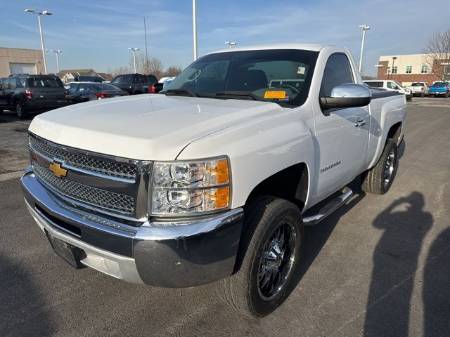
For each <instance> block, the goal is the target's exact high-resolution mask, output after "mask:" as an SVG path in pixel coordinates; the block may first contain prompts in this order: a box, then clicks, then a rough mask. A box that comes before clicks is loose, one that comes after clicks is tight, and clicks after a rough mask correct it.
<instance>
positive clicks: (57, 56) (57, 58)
mask: <svg viewBox="0 0 450 337" xmlns="http://www.w3.org/2000/svg"><path fill="white" fill-rule="evenodd" d="M52 52H54V53H55V56H56V70H57V73H59V71H60V69H59V54H62V50H61V49H52Z"/></svg>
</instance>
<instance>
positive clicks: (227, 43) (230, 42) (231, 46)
mask: <svg viewBox="0 0 450 337" xmlns="http://www.w3.org/2000/svg"><path fill="white" fill-rule="evenodd" d="M225 44H226V45H228V48H230V49H231V48H233V47H234V46H235V45H237V43H236V42H235V41H226V42H225Z"/></svg>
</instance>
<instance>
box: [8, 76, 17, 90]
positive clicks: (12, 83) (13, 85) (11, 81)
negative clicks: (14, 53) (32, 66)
mask: <svg viewBox="0 0 450 337" xmlns="http://www.w3.org/2000/svg"><path fill="white" fill-rule="evenodd" d="M9 89H16V79H15V78H10V79H9Z"/></svg>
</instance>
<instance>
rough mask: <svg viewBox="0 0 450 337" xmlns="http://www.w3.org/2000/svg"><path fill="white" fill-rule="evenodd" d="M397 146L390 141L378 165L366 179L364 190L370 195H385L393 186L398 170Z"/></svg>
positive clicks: (368, 173)
mask: <svg viewBox="0 0 450 337" xmlns="http://www.w3.org/2000/svg"><path fill="white" fill-rule="evenodd" d="M397 152H398V151H397V144H396V142H395V141H394V140H393V139H388V141H387V142H386V145H385V147H384V150H383V153H382V154H381V156H380V159H379V160H378V162H377V164H376V165H375V166H374V167H372V168H371V169H370V170H369V171H368V172H367V174H366V176H365V177H364V180H363V183H362V189H363V191H365V192H368V193H374V194H385V193H386V192H387V191H389V189H390V188H391V186H392V182H393V181H394V178H395V175H396V174H397V168H398V153H397Z"/></svg>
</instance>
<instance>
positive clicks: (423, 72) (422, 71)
mask: <svg viewBox="0 0 450 337" xmlns="http://www.w3.org/2000/svg"><path fill="white" fill-rule="evenodd" d="M420 73H421V74H428V66H427V65H426V64H424V65H422V69H421V70H420Z"/></svg>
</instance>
